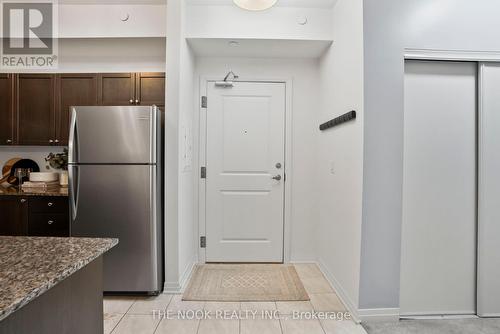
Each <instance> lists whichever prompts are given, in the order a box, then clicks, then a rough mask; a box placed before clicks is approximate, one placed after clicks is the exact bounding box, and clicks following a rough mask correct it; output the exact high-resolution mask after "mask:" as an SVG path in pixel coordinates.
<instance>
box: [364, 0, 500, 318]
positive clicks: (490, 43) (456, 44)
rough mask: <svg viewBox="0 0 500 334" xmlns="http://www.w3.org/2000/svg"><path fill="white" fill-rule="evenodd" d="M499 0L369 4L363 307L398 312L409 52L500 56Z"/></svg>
mask: <svg viewBox="0 0 500 334" xmlns="http://www.w3.org/2000/svg"><path fill="white" fill-rule="evenodd" d="M499 11H500V5H499V3H498V1H496V0H477V1H468V0H364V35H365V42H364V48H365V51H364V54H365V61H364V62H365V66H364V68H365V131H364V143H365V151H364V152H365V154H364V162H365V163H364V193H363V237H362V260H361V283H360V308H363V309H384V308H385V309H391V308H392V309H396V310H397V308H398V307H399V276H400V251H401V220H402V211H401V207H402V181H403V175H402V173H403V95H404V94H403V87H404V62H403V57H404V48H405V47H408V48H419V49H441V50H446V49H448V50H468V51H499V50H500V39H499V38H498V31H500V20H498V13H499Z"/></svg>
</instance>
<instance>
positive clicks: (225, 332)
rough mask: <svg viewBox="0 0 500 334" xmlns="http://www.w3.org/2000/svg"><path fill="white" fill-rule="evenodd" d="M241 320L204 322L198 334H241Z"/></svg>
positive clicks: (201, 323)
mask: <svg viewBox="0 0 500 334" xmlns="http://www.w3.org/2000/svg"><path fill="white" fill-rule="evenodd" d="M239 332H240V321H239V320H202V321H201V322H200V327H199V328H198V334H239Z"/></svg>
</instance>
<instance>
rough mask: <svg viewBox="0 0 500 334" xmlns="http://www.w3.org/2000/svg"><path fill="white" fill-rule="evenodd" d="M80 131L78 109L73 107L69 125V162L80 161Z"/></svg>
mask: <svg viewBox="0 0 500 334" xmlns="http://www.w3.org/2000/svg"><path fill="white" fill-rule="evenodd" d="M77 146H78V133H77V129H76V110H75V108H74V107H72V108H71V121H70V126H69V140H68V162H69V163H76V162H78V147H77Z"/></svg>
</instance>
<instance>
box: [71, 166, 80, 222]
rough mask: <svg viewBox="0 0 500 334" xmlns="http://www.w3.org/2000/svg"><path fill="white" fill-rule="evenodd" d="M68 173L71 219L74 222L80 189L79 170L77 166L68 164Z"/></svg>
mask: <svg viewBox="0 0 500 334" xmlns="http://www.w3.org/2000/svg"><path fill="white" fill-rule="evenodd" d="M68 167H69V168H68V174H69V179H70V182H71V185H70V191H69V193H70V205H71V218H72V219H71V220H72V222H74V221H75V220H76V216H77V213H78V195H79V189H80V172H79V168H78V166H71V165H70V166H68Z"/></svg>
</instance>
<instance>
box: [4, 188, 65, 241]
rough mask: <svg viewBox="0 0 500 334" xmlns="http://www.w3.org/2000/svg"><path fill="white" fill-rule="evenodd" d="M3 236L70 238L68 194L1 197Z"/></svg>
mask: <svg viewBox="0 0 500 334" xmlns="http://www.w3.org/2000/svg"><path fill="white" fill-rule="evenodd" d="M0 222H1V223H0V235H8V236H37V237H68V236H69V233H70V232H69V203H68V199H67V198H66V197H51V196H39V197H38V196H0Z"/></svg>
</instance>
